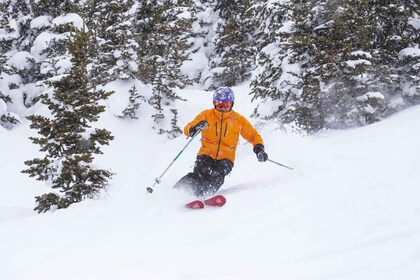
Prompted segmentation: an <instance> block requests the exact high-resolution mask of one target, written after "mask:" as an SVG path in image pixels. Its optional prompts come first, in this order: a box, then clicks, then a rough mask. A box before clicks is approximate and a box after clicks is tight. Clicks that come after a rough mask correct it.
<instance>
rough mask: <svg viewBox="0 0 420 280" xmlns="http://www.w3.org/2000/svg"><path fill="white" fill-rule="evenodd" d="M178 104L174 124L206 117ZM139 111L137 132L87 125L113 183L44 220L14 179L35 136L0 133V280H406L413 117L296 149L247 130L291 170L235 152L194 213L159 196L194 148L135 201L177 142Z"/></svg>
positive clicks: (413, 224) (414, 214)
mask: <svg viewBox="0 0 420 280" xmlns="http://www.w3.org/2000/svg"><path fill="white" fill-rule="evenodd" d="M111 87H112V88H113V89H114V90H116V91H118V90H119V89H121V93H119V92H117V93H116V95H115V97H113V98H114V99H110V100H109V101H108V106H111V105H112V106H114V107H115V108H117V107H118V110H117V111H119V110H120V109H121V108H119V106H120V104H118V101H117V100H118V98H117V96H118V94H122V95H126V96H127V95H128V90H129V89H130V87H131V86H130V85H129V82H128V81H127V82H125V83H122V82H121V83H113V84H112V85H111ZM140 87H141V85H139V87H138V89H139V92H140V93H141V94H143V91H144V90H141V88H140ZM233 89H234V91H235V93H236V96H237V99H236V101H235V109H236V110H237V111H238V112H240V113H242V114H243V115H245V116H249V115H250V114H251V113H252V111H253V108H254V104H251V103H250V98H251V97H250V96H249V95H248V93H249V91H250V89H249V86H248V84H243V85H241V86H238V87H234V88H233ZM182 93H183V94H184V96H185V98H186V99H188V102H179V104H177V105H178V108H179V117H180V119H179V121H180V123H181V124H182V125H183V124H186V123H187V122H188V121H189V120H191V119H192V118H193V117H194V116H195V115H196V114H198V113H199V112H200V111H201V110H203V109H206V108H209V107H210V106H211V96H212V93H211V92H205V91H201V90H199V89H195V88H187V89H184V90H182ZM114 103H115V104H114ZM120 107H123V106H120ZM115 108H114V110H116V109H115ZM141 108H142V107H141ZM141 108H140V114H141V116H142V117H141V118H139V120H133V121H123V120H121V119H119V118H116V117H115V116H114V115H113V113H112V112H111V110H108V111H107V112H106V113H104V114H103V116H102V118H101V120H100V122H99V123H98V127H106V128H107V129H109V130H111V131H112V133H113V135H114V136H115V140H114V141H113V142H112V143H111V145H110V146H107V147H104V148H103V151H104V155H102V156H100V157H97V158H96V160H95V165H97V166H100V167H105V168H111V169H112V170H113V171H115V172H116V173H117V175H116V176H115V177H114V179H113V180H112V185H111V186H110V188H109V189H108V191H107V193H105V194H104V195H103V197H102V198H100V199H97V200H86V201H84V202H82V203H78V204H74V205H72V206H71V207H70V208H68V209H65V210H58V211H56V212H54V213H52V212H49V213H45V214H40V215H39V214H36V213H35V212H33V211H32V209H33V207H34V196H36V195H40V194H42V193H45V192H49V191H50V189H49V187H48V186H47V185H46V184H45V183H43V182H39V181H36V180H34V179H33V178H29V177H27V175H25V174H21V173H20V171H21V170H23V169H24V168H25V166H24V164H23V162H24V161H25V160H28V159H32V158H33V157H35V156H39V153H38V151H37V147H36V146H34V145H33V144H32V143H31V142H30V140H28V137H29V136H35V135H36V132H35V131H34V130H31V129H29V123H28V121H26V120H23V123H22V124H21V125H19V126H18V127H17V128H16V129H14V130H13V131H7V130H4V129H1V130H0V146H1V147H7V149H4V148H3V149H2V151H1V157H0V164H1V166H2V168H1V169H0V178H1V179H0V180H1V185H0V241H1V249H0V263H1V264H2V279H8V280H13V279H31V280H37V279H39V280H49V279H54V280H55V279H125V280H129V279H159V280H161V279H171V280H173V279H179V280H181V279H182V280H184V279H206V280H210V279H211V280H222V279H229V280H231V279H234V280H235V279H238V280H244V279H253V280H254V279H288V280H305V279H311V280H312V279H317V280H318V279H319V280H321V279H326V280H327V279H328V280H332V279H334V280H337V279H349V280H362V279H375V280H376V279H378V280H379V279H380V280H394V279H404V280H416V279H418V275H420V206H419V203H418V201H419V199H420V189H419V187H418V186H419V183H420V174H419V172H418V166H420V146H419V145H418V143H420V133H419V132H420V122H419V121H418V119H419V118H420V106H417V107H412V108H410V109H407V110H405V111H402V112H400V113H398V114H396V115H394V116H392V117H391V118H389V119H386V120H384V121H382V122H379V123H375V124H372V125H369V126H366V127H362V128H357V129H350V130H345V131H325V132H323V133H320V134H318V135H316V136H310V137H309V136H307V137H303V136H300V135H298V134H292V133H285V132H282V131H280V130H275V129H273V128H275V127H277V124H275V123H269V122H267V123H266V124H265V125H263V126H260V127H259V131H260V133H261V135H262V136H263V138H264V140H265V146H266V151H267V153H268V155H269V157H270V159H272V160H275V161H278V162H280V163H282V164H286V165H288V166H292V167H293V168H294V170H288V169H285V168H282V167H280V166H278V165H275V164H272V163H269V162H266V163H259V162H258V161H257V160H256V157H255V155H254V154H253V152H252V147H251V145H249V144H246V143H245V141H244V140H241V141H240V144H239V146H238V152H237V159H236V162H235V167H234V169H233V172H232V174H231V175H229V176H228V177H227V178H226V181H225V184H224V186H223V187H222V189H221V190H220V193H221V194H223V195H225V196H226V198H227V200H228V201H227V204H226V205H225V206H224V207H223V208H205V209H203V210H189V209H185V208H183V207H182V205H183V204H184V203H186V202H188V201H190V200H191V199H192V197H191V196H190V195H189V194H187V193H184V192H179V191H177V190H174V189H172V188H171V186H172V185H173V184H175V182H176V181H177V180H178V179H179V178H180V177H181V176H183V175H184V174H186V173H187V172H189V171H191V169H192V166H193V164H194V159H195V155H196V152H197V150H198V148H199V141H198V139H197V140H194V141H193V142H192V144H191V145H190V146H189V147H188V148H187V149H186V150H185V151H184V153H183V154H182V155H181V156H180V157H179V158H178V159H177V161H176V162H175V163H174V164H173V166H172V167H171V169H169V170H168V172H167V173H166V174H165V176H164V177H163V178H162V183H161V184H159V185H157V186H155V187H154V190H155V191H154V193H153V194H147V193H146V190H145V189H146V187H149V186H151V185H152V184H153V182H154V179H155V178H156V177H158V176H160V175H161V173H162V172H163V170H164V169H165V168H166V167H167V166H168V165H169V164H170V163H171V162H172V160H173V159H174V157H175V156H176V155H177V154H178V152H179V151H180V150H181V149H182V148H183V147H184V145H185V144H186V142H187V140H186V139H185V137H178V138H176V139H174V140H168V139H166V138H164V137H162V136H158V135H156V133H154V132H152V131H151V130H150V123H149V122H148V121H147V118H150V117H149V115H148V114H147V111H146V112H145V111H142V109H141ZM114 113H115V112H114ZM251 122H254V123H255V120H252V119H251Z"/></svg>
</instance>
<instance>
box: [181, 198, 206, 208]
mask: <svg viewBox="0 0 420 280" xmlns="http://www.w3.org/2000/svg"><path fill="white" fill-rule="evenodd" d="M185 207H187V208H190V209H202V208H204V202H202V201H201V200H194V201H192V202H190V203H187V204H185Z"/></svg>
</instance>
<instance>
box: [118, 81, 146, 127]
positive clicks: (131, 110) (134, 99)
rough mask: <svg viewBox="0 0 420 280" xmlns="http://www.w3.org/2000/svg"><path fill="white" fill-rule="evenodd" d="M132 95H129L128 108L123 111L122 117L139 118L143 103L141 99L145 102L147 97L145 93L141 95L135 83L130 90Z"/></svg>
mask: <svg viewBox="0 0 420 280" xmlns="http://www.w3.org/2000/svg"><path fill="white" fill-rule="evenodd" d="M129 93H130V97H129V105H128V107H127V108H125V109H124V111H123V112H122V116H120V118H123V119H127V118H129V119H138V118H137V111H138V109H139V108H140V105H141V103H140V102H139V100H141V101H143V102H145V101H146V99H145V97H144V96H143V95H140V94H139V92H138V91H137V88H136V86H135V85H133V86H132V88H131V89H130V91H129Z"/></svg>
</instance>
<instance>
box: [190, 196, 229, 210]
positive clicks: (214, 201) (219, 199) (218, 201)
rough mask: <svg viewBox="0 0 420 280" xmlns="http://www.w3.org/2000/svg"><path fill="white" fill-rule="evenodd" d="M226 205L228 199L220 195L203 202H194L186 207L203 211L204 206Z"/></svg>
mask: <svg viewBox="0 0 420 280" xmlns="http://www.w3.org/2000/svg"><path fill="white" fill-rule="evenodd" d="M225 203H226V198H225V197H224V196H223V195H220V194H218V195H216V196H213V197H210V198H209V199H206V200H204V201H201V200H199V199H197V200H194V201H192V202H189V203H187V204H185V207H187V208H190V209H203V208H204V205H207V206H217V207H222V206H223V205H225Z"/></svg>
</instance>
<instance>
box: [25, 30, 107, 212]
mask: <svg viewBox="0 0 420 280" xmlns="http://www.w3.org/2000/svg"><path fill="white" fill-rule="evenodd" d="M88 41H89V33H87V32H85V31H76V32H75V33H74V35H73V36H72V38H71V40H69V44H68V49H69V52H70V54H71V55H72V59H71V62H72V64H73V67H72V68H71V71H70V73H69V74H68V75H66V76H64V77H63V78H62V79H60V80H58V81H52V82H51V85H52V87H53V88H54V92H53V94H52V96H50V95H49V94H48V93H44V94H42V95H41V102H42V103H43V104H45V105H46V106H48V109H49V110H50V113H51V117H46V116H41V115H31V116H28V117H27V118H28V119H29V120H30V121H31V122H32V123H31V128H33V129H36V130H38V134H40V135H41V136H40V137H31V138H30V139H31V140H32V142H33V143H34V144H37V145H40V147H41V148H40V151H41V152H44V153H45V156H44V158H35V159H33V160H28V161H25V164H26V165H27V166H28V167H29V168H28V169H26V170H23V171H22V172H23V173H27V174H29V176H30V177H36V179H37V180H41V181H47V180H49V181H50V183H51V186H52V188H53V189H56V190H57V191H59V192H60V193H61V194H60V193H57V192H54V193H53V192H51V193H47V194H43V195H41V196H37V197H36V202H37V206H36V207H35V209H34V210H36V211H38V212H39V213H41V212H46V211H48V210H50V209H52V208H58V209H60V208H67V207H68V206H69V205H71V204H72V203H76V202H80V201H82V200H83V199H85V198H93V197H95V196H96V195H97V194H98V193H99V192H100V191H101V190H102V189H104V188H105V187H106V186H107V183H108V180H109V179H110V178H111V177H112V173H111V172H110V171H108V170H103V169H95V168H94V167H93V166H92V165H91V163H92V161H93V159H94V155H95V154H101V153H102V151H101V149H100V146H99V145H108V144H109V142H110V141H111V140H112V139H113V136H112V135H111V133H110V132H109V131H107V130H106V129H98V128H95V129H92V127H91V125H92V123H93V122H96V121H97V120H98V119H99V115H100V113H102V112H104V111H105V107H104V106H102V105H100V104H99V102H100V101H101V100H104V99H106V98H108V97H109V95H110V94H111V92H105V91H102V90H100V91H91V90H89V88H91V87H90V85H89V83H90V81H89V79H88V75H87V69H86V67H87V65H88V63H89V58H88V56H87V55H88V54H89V50H88Z"/></svg>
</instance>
